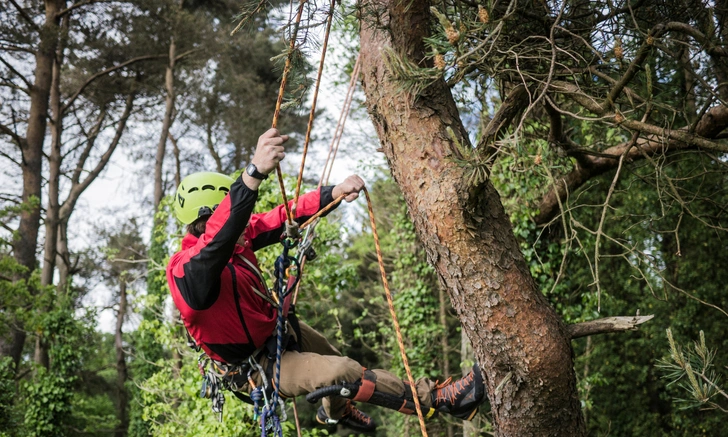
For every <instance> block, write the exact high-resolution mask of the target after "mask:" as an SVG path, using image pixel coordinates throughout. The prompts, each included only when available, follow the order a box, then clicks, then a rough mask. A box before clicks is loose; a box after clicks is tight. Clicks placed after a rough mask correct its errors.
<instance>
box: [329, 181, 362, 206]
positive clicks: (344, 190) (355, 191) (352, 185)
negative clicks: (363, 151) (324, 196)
mask: <svg viewBox="0 0 728 437" xmlns="http://www.w3.org/2000/svg"><path fill="white" fill-rule="evenodd" d="M363 189H364V180H363V179H362V178H360V177H359V176H357V175H351V176H349V177H348V178H346V179H344V182H342V183H340V184H339V185H337V186H335V187H334V190H333V191H332V192H331V195H332V196H333V197H334V199H338V198H339V196H341V195H342V194H346V197H344V200H346V201H347V202H351V201H352V200H354V199H356V198H357V197H359V192H360V191H361V190H363Z"/></svg>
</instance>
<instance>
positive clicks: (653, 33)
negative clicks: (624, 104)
mask: <svg viewBox="0 0 728 437" xmlns="http://www.w3.org/2000/svg"><path fill="white" fill-rule="evenodd" d="M664 31H665V25H664V24H658V25H657V26H655V27H653V28H652V29H651V30H650V32H649V33H648V34H647V39H646V40H645V42H643V43H642V46H641V47H640V49H639V50H638V51H637V54H636V55H635V57H634V59H633V60H632V62H631V63H630V64H629V67H627V71H626V72H625V73H624V76H622V78H621V79H619V80H618V81H617V83H616V84H615V85H614V87H613V88H612V90H611V91H609V95H608V96H607V101H606V102H605V105H604V106H603V110H608V109H610V108H612V107H614V102H615V101H617V97H618V96H619V94H620V93H621V92H622V90H623V89H624V87H625V86H627V84H628V83H629V82H630V81H632V79H633V78H634V76H635V75H636V74H637V72H638V71H639V70H640V69H641V67H642V63H643V62H645V59H647V55H649V54H650V50H651V49H652V45H653V43H652V41H651V39H652V40H654V38H657V37H659V36H660V35H662V33H663V32H664Z"/></svg>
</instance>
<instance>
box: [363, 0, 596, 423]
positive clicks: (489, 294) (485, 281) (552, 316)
mask: <svg viewBox="0 0 728 437" xmlns="http://www.w3.org/2000/svg"><path fill="white" fill-rule="evenodd" d="M375 4H376V5H377V6H378V7H380V10H379V11H378V12H383V13H384V14H380V15H379V16H380V17H381V18H382V22H380V23H379V24H377V25H374V24H373V23H368V22H366V19H365V22H364V23H363V24H362V30H361V54H360V56H361V57H362V65H363V68H362V74H363V78H362V81H363V84H364V88H365V92H366V98H367V102H366V103H367V107H368V109H369V113H370V116H371V118H372V120H373V122H374V125H375V127H376V129H377V133H378V135H379V139H380V141H381V145H382V149H383V151H384V153H385V155H386V157H387V161H388V163H389V165H390V168H391V170H392V175H393V177H394V179H395V181H396V182H397V183H398V185H399V186H400V188H401V190H402V193H403V194H404V197H405V200H406V202H407V206H408V208H409V212H410V215H411V216H412V219H413V222H414V224H415V229H416V231H417V234H418V236H419V238H420V240H421V241H422V243H423V245H424V247H425V249H426V251H427V256H428V261H429V262H430V263H431V264H432V265H433V266H434V268H435V270H436V272H437V275H438V278H439V281H440V285H441V286H442V287H444V288H445V289H446V290H447V291H448V294H449V296H450V299H451V302H452V306H453V308H454V309H455V310H456V311H457V313H458V317H459V319H460V321H461V323H462V325H463V329H464V331H465V332H466V334H467V335H468V337H469V338H470V340H471V342H472V344H473V349H474V351H475V355H476V357H477V359H478V361H479V362H480V365H481V368H482V370H483V375H484V377H485V380H486V386H487V392H488V397H489V400H490V403H491V407H492V414H493V421H494V426H495V429H496V435H497V436H519V437H527V436H566V435H568V436H583V435H586V431H585V426H584V420H583V417H582V414H581V406H580V403H579V399H578V396H577V391H576V377H575V374H574V369H573V362H572V350H571V345H570V342H569V337H568V335H567V333H566V330H565V328H564V325H563V323H562V322H561V320H560V319H559V317H558V316H557V315H556V312H555V311H554V310H553V308H551V306H550V305H549V304H548V302H547V301H546V299H545V297H544V296H543V294H541V292H540V290H539V289H538V288H537V286H536V283H535V281H534V280H533V278H532V277H531V275H530V272H529V269H528V266H527V265H526V262H525V260H524V258H523V255H522V254H521V252H520V250H519V245H518V242H517V241H516V238H515V236H514V234H513V231H512V229H511V225H510V221H509V218H508V216H507V215H506V213H505V211H504V209H503V206H502V205H501V202H500V198H499V196H498V193H497V192H496V191H495V189H494V188H493V186H492V184H490V183H489V182H488V181H486V182H484V183H482V184H479V185H475V186H473V185H469V184H468V183H467V182H466V180H467V179H468V178H466V177H465V170H464V169H463V168H462V167H460V166H458V165H457V164H456V163H455V162H454V160H452V159H451V158H452V157H454V156H455V153H457V151H456V148H455V146H454V145H453V142H452V140H451V135H452V134H451V133H448V129H447V128H448V127H449V128H450V129H451V131H450V132H454V133H455V135H456V136H457V137H458V138H459V141H460V142H461V143H462V144H468V143H469V141H468V139H467V133H466V132H465V130H464V127H463V125H462V122H461V120H460V118H459V115H458V111H457V108H456V106H455V103H454V101H453V98H452V95H451V94H450V91H449V89H448V88H447V86H446V84H445V83H444V82H443V81H438V82H436V83H434V84H433V85H431V86H430V87H428V88H427V89H426V90H424V91H423V92H422V93H421V95H418V96H411V95H408V94H407V93H404V92H402V91H401V87H400V85H399V84H398V83H396V81H394V80H393V78H392V76H391V74H389V73H388V67H387V65H386V62H385V55H384V51H385V50H386V49H388V48H391V50H393V51H394V52H395V53H396V54H397V55H398V56H400V57H407V58H409V60H410V61H412V62H414V63H417V64H421V63H422V62H423V59H424V53H425V48H424V45H423V38H424V37H426V36H428V34H429V26H430V22H431V20H430V16H429V4H428V2H402V1H399V0H392V1H380V2H375ZM369 15H370V14H366V13H365V14H364V16H369ZM382 24H384V26H382Z"/></svg>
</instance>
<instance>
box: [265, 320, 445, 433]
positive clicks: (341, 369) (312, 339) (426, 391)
mask: <svg viewBox="0 0 728 437" xmlns="http://www.w3.org/2000/svg"><path fill="white" fill-rule="evenodd" d="M300 326H301V338H300V339H299V340H298V345H299V346H300V348H301V352H296V351H287V352H285V353H284V354H283V356H282V357H281V382H280V393H281V395H282V396H285V397H287V398H290V397H294V396H301V395H306V394H308V393H311V392H312V391H314V390H317V389H319V388H321V387H328V386H331V385H335V384H339V383H341V382H342V381H346V382H354V381H356V380H357V379H359V378H361V377H362V373H363V367H362V366H361V364H359V363H357V362H356V361H354V360H352V359H351V358H348V357H344V356H342V355H341V352H339V351H338V349H336V348H335V347H334V346H332V345H331V344H330V343H329V342H328V340H326V337H324V336H323V335H321V333H319V332H317V331H316V330H314V329H313V328H311V327H310V326H308V325H306V324H305V323H303V322H300ZM289 329H290V327H289ZM289 332H292V329H290V330H289ZM260 365H261V366H262V367H263V368H264V369H266V368H267V365H268V359H267V358H265V357H264V358H262V359H261V360H260ZM372 371H373V372H374V373H375V374H376V375H377V384H376V388H375V390H377V391H380V392H384V393H389V394H393V395H396V396H403V395H404V382H403V381H402V380H401V379H399V378H398V377H397V376H395V375H394V374H392V373H391V372H388V371H386V370H381V369H373V370H372ZM255 379H256V384H260V383H261V379H260V375H257V374H256V376H255ZM415 385H416V388H417V395H418V398H419V400H420V403H421V404H422V406H425V407H429V406H431V404H432V401H431V396H430V393H431V392H432V390H433V389H434V388H435V383H434V382H432V381H431V380H429V379H427V378H420V379H418V380H417V381H416V382H415ZM346 401H347V399H344V398H341V397H338V396H332V397H329V398H324V399H323V401H322V404H323V406H324V409H325V410H326V414H327V415H328V417H329V418H331V419H337V420H338V419H339V418H340V417H341V415H342V414H344V409H345V407H346Z"/></svg>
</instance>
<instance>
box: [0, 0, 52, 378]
mask: <svg viewBox="0 0 728 437" xmlns="http://www.w3.org/2000/svg"><path fill="white" fill-rule="evenodd" d="M63 4H65V2H64V1H62V0H46V1H45V22H44V24H43V26H42V27H41V30H40V43H39V45H38V50H37V51H36V54H35V71H34V76H35V81H34V83H33V87H32V88H31V89H30V111H29V114H28V127H27V131H26V135H25V141H24V142H23V143H22V144H21V149H22V161H21V170H22V173H23V193H22V202H23V204H24V205H26V206H27V208H24V209H23V210H22V212H21V213H20V223H19V225H18V233H17V235H18V237H17V239H16V240H15V241H14V242H13V253H14V255H15V259H16V261H17V262H18V263H19V264H21V265H23V266H25V267H26V268H27V269H28V271H27V272H26V273H25V274H24V275H23V276H22V277H19V278H17V279H18V280H27V279H28V278H29V277H30V274H31V272H32V271H33V270H35V268H36V265H37V263H36V258H35V251H36V244H37V243H38V229H39V228H40V201H41V197H42V196H41V182H42V175H41V171H42V168H43V167H42V165H43V162H42V160H43V142H44V140H45V132H46V121H47V120H46V117H47V114H48V104H49V98H50V90H51V81H52V77H53V63H54V57H55V54H56V47H57V44H58V34H59V26H58V23H59V18H58V16H57V15H58V11H60V10H61V7H62V5H63ZM31 205H32V207H31ZM11 330H12V340H11V343H10V344H2V345H0V346H1V349H2V350H0V352H1V353H2V355H3V356H11V357H12V358H13V361H14V362H15V364H16V366H15V368H16V369H17V365H18V363H19V362H20V357H21V355H22V352H23V345H24V344H25V338H26V334H25V331H24V330H23V326H22V325H21V324H20V323H19V322H18V321H15V323H13V326H12V328H11Z"/></svg>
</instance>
